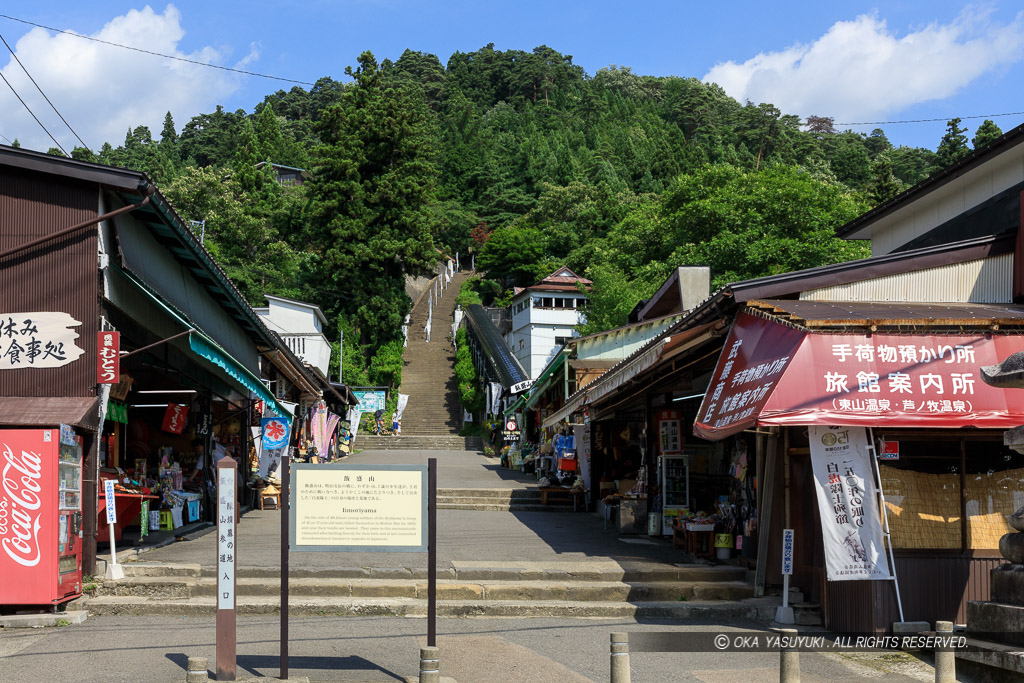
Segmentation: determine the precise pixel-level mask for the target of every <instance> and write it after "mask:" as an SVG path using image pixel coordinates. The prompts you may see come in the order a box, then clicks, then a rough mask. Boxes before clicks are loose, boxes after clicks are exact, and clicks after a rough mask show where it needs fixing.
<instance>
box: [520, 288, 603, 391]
mask: <svg viewBox="0 0 1024 683" xmlns="http://www.w3.org/2000/svg"><path fill="white" fill-rule="evenodd" d="M538 298H553V299H559V300H562V301H565V300H567V299H568V300H572V299H585V298H586V297H584V295H583V294H582V293H581V292H542V291H541V292H537V291H527V292H522V293H521V294H520V295H519V296H518V297H516V298H515V299H513V300H512V303H511V304H510V307H511V309H512V331H511V332H510V333H508V334H506V335H505V341H506V343H507V344H508V346H509V348H510V349H511V350H512V353H513V354H514V355H515V357H516V358H517V359H518V360H519V362H520V364H522V366H523V369H524V370H526V374H527V375H528V376H529V377H530V379H537V377H538V376H540V373H541V371H542V370H543V369H544V368H545V367H546V366H547V364H548V361H550V360H551V358H552V356H554V354H555V353H557V352H558V349H559V348H560V346H561V345H560V344H556V343H555V338H556V337H566V338H570V339H571V338H573V337H577V336H579V335H578V334H577V332H576V329H575V327H576V325H579V324H582V323H583V322H585V321H586V318H585V317H584V316H583V312H582V311H581V310H580V309H578V308H550V307H545V306H540V305H537V304H536V303H535V302H536V300H537V299H538ZM524 303H525V304H526V306H525V307H524V308H523V310H520V311H518V312H517V310H516V309H517V308H519V306H520V304H524ZM582 304H583V302H582V301H580V302H579V303H578V304H577V305H580V306H581V305H582ZM570 306H571V304H570ZM520 341H522V342H523V348H519V343H520Z"/></svg>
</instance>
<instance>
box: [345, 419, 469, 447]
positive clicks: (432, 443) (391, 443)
mask: <svg viewBox="0 0 1024 683" xmlns="http://www.w3.org/2000/svg"><path fill="white" fill-rule="evenodd" d="M403 425H404V420H403ZM483 447H484V441H483V439H481V438H480V437H479V436H458V435H455V434H449V435H446V436H439V435H438V436H430V435H419V436H406V435H405V434H402V436H374V435H372V434H365V435H364V434H360V435H359V436H358V437H356V449H358V450H373V451H382V450H383V451H429V450H443V451H482V450H483Z"/></svg>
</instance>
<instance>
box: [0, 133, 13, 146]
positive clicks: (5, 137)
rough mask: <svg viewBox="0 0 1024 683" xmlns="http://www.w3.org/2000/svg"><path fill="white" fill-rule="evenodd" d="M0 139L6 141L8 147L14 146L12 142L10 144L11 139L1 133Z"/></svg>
mask: <svg viewBox="0 0 1024 683" xmlns="http://www.w3.org/2000/svg"><path fill="white" fill-rule="evenodd" d="M0 138H3V139H4V140H7V144H8V145H13V144H14V143H13V142H11V139H10V138H9V137H7V136H6V135H4V134H3V133H0Z"/></svg>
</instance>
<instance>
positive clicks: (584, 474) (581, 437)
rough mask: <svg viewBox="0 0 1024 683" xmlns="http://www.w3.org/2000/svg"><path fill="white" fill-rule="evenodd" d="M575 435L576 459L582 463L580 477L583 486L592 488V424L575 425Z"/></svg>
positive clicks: (573, 429)
mask: <svg viewBox="0 0 1024 683" xmlns="http://www.w3.org/2000/svg"><path fill="white" fill-rule="evenodd" d="M572 433H573V436H574V437H576V459H577V460H579V463H580V479H582V480H583V486H584V487H585V488H586V489H588V490H589V489H590V425H573V428H572Z"/></svg>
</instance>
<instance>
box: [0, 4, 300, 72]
mask: <svg viewBox="0 0 1024 683" xmlns="http://www.w3.org/2000/svg"><path fill="white" fill-rule="evenodd" d="M0 17H2V18H4V19H10V20H11V21H19V22H21V23H22V24H28V25H29V26H35V27H37V28H45V29H46V30H47V31H53V32H54V33H64V34H66V35H69V36H74V37H76V38H84V39H85V40H91V41H93V42H96V43H103V44H104V45H113V46H114V47H121V48H124V49H125V50H134V51H135V52H142V53H143V54H147V55H153V56H155V57H163V58H164V59H174V60H176V61H179V62H187V63H189V64H198V65H199V66H208V67H210V68H211V69H220V70H222V71H231V72H233V73H237V74H244V75H246V76H258V77H260V78H269V79H271V80H275V81H285V82H287V83H298V84H299V85H316V83H310V82H309V81H299V80H296V79H294V78H282V77H280V76H269V75H267V74H261V73H256V72H255V71H244V70H242V69H233V68H231V67H230V66H220V65H219V64H208V63H206V62H198V61H196V60H194V59H186V58H184V57H175V56H174V55H165V54H163V53H161V52H153V51H151V50H143V49H142V48H141V47H132V46H131V45H122V44H120V43H113V42H111V41H109V40H102V39H100V38H93V37H92V36H86V35H82V34H81V33H75V32H74V31H65V30H63V29H59V28H53V27H52V26H46V25H44V24H37V23H35V22H33V21H28V20H26V19H19V18H18V17H12V16H10V15H7V14H0Z"/></svg>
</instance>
